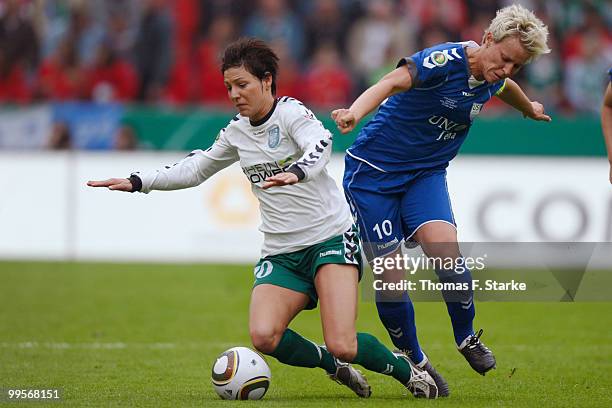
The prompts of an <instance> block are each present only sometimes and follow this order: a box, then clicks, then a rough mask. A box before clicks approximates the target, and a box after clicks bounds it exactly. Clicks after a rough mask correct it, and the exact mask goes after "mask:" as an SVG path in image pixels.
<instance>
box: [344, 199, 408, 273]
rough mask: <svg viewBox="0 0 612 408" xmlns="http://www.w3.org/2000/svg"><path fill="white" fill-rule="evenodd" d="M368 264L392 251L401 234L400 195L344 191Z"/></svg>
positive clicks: (400, 239) (399, 241)
mask: <svg viewBox="0 0 612 408" xmlns="http://www.w3.org/2000/svg"><path fill="white" fill-rule="evenodd" d="M346 196H347V199H348V200H349V203H350V206H351V211H352V212H353V217H354V218H355V219H356V221H357V225H358V226H359V236H360V238H361V243H362V246H363V250H364V253H365V256H366V259H367V260H368V262H370V263H371V262H372V261H373V260H374V258H377V257H381V256H385V255H388V254H390V253H392V252H394V251H395V250H396V249H397V248H398V247H399V246H400V244H401V242H402V240H403V238H404V235H403V231H402V219H401V216H400V196H399V195H397V194H378V193H372V192H369V191H363V190H352V191H346Z"/></svg>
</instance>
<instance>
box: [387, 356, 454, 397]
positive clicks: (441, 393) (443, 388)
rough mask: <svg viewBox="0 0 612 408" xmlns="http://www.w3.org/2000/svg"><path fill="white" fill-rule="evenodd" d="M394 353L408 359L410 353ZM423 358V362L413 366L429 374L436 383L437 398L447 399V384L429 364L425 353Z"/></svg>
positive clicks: (448, 393)
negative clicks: (401, 354)
mask: <svg viewBox="0 0 612 408" xmlns="http://www.w3.org/2000/svg"><path fill="white" fill-rule="evenodd" d="M394 353H403V354H404V355H405V356H406V357H408V358H410V353H409V352H408V351H406V350H394ZM423 356H424V357H425V358H424V360H423V362H421V363H419V364H418V365H417V364H415V365H416V366H417V367H419V368H421V369H423V370H425V371H427V372H428V373H429V375H430V376H431V378H433V380H434V381H435V383H436V387H438V397H448V396H449V395H450V390H449V388H448V383H447V382H446V380H445V379H444V377H442V375H441V374H440V373H439V372H438V371H437V370H436V369H435V368H434V366H433V365H432V364H431V363H430V362H429V358H427V356H426V355H425V353H423ZM410 361H412V359H411V358H410ZM413 364H414V362H413Z"/></svg>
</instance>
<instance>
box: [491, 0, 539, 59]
mask: <svg viewBox="0 0 612 408" xmlns="http://www.w3.org/2000/svg"><path fill="white" fill-rule="evenodd" d="M487 33H491V34H492V35H493V39H494V40H495V42H500V41H502V40H503V39H504V38H506V37H517V38H518V39H519V40H520V42H521V45H522V46H523V47H524V48H525V50H526V51H527V52H528V53H529V55H530V56H531V57H530V58H529V61H528V62H530V61H532V60H533V59H534V58H537V57H539V56H540V55H542V54H548V53H549V52H550V48H548V45H547V44H546V41H547V40H548V27H546V25H544V23H543V22H542V20H540V19H539V18H537V17H536V16H535V14H533V12H531V11H529V10H527V9H526V8H524V7H523V6H521V5H517V4H513V5H511V6H508V7H504V8H502V9H501V10H497V14H496V15H495V18H494V19H493V20H492V21H491V24H490V25H489V28H487V29H486V30H485V37H486V35H487Z"/></svg>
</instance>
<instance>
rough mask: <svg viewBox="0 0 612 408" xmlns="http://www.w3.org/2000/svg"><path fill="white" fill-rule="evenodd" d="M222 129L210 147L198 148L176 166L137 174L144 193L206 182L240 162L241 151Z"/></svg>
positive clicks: (176, 188)
mask: <svg viewBox="0 0 612 408" xmlns="http://www.w3.org/2000/svg"><path fill="white" fill-rule="evenodd" d="M224 133H225V129H223V130H221V132H219V136H218V137H217V140H215V143H213V145H212V146H211V147H209V148H208V149H206V150H194V151H193V152H191V153H189V155H188V156H187V157H185V158H184V159H183V160H181V161H179V162H178V163H175V164H174V165H172V166H165V167H164V168H163V169H161V170H155V171H151V172H148V173H139V172H136V173H133V174H132V175H134V176H137V177H139V178H140V180H141V181H142V187H141V188H140V190H139V191H140V192H141V193H145V194H146V193H149V192H150V191H152V190H179V189H183V188H188V187H194V186H197V185H200V184H202V183H203V182H204V181H205V180H207V179H208V178H210V177H211V176H212V175H214V174H215V173H216V172H218V171H219V170H222V169H224V168H226V167H227V166H229V165H230V164H232V163H234V162H236V161H238V153H237V151H236V149H235V148H234V147H233V146H231V145H230V144H229V143H228V141H227V139H226V138H225V137H224Z"/></svg>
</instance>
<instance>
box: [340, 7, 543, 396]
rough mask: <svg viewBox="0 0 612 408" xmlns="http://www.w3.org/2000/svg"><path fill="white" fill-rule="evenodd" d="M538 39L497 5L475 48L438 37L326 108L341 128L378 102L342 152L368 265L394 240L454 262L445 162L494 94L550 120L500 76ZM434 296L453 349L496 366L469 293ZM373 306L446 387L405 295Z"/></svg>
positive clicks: (397, 273) (539, 28)
mask: <svg viewBox="0 0 612 408" xmlns="http://www.w3.org/2000/svg"><path fill="white" fill-rule="evenodd" d="M547 36H548V29H547V27H546V26H545V25H544V24H543V23H542V21H540V20H539V19H538V18H537V17H536V16H535V15H534V14H533V13H532V12H530V11H529V10H526V9H525V8H523V7H521V6H517V5H513V6H509V7H506V8H503V9H501V10H499V11H498V12H497V15H496V17H495V18H494V19H493V20H492V21H491V24H490V26H489V27H488V28H487V29H486V30H485V34H484V36H483V40H482V44H481V45H480V46H479V45H478V44H476V43H475V42H473V41H467V42H457V43H445V44H439V45H436V46H433V47H431V48H427V49H425V50H422V51H420V52H417V53H416V54H414V55H412V56H410V57H406V58H402V59H401V60H400V61H399V63H398V66H397V68H396V69H395V70H394V71H392V72H390V73H389V74H387V75H386V76H385V77H384V78H382V79H381V80H380V81H379V82H378V83H377V84H375V85H374V86H372V87H371V88H369V89H368V90H366V91H365V92H364V93H363V94H361V96H359V97H358V98H357V100H356V101H355V102H354V103H353V104H352V106H351V107H350V108H349V109H338V110H335V111H333V112H332V118H333V119H334V120H335V121H336V124H337V126H338V128H339V129H340V131H341V132H342V133H348V132H350V131H351V130H353V129H354V128H355V125H356V124H357V123H358V122H359V121H360V120H361V119H362V118H364V117H365V116H366V115H367V114H369V113H370V112H371V111H373V110H374V109H375V108H376V107H378V106H380V107H379V109H378V112H377V113H376V115H375V116H374V118H373V119H372V120H370V121H369V122H368V123H367V124H366V125H365V126H364V127H363V129H362V130H361V132H360V133H359V135H358V137H357V139H356V140H355V142H354V143H353V145H352V146H351V147H350V148H349V149H348V150H347V156H346V161H345V165H346V167H345V173H344V189H345V194H346V197H347V200H348V201H349V204H350V206H351V209H352V211H353V215H354V217H355V218H356V219H357V220H358V222H359V227H360V234H361V237H362V241H363V245H364V249H365V252H366V255H367V257H368V260H369V261H370V262H372V261H373V260H374V259H375V258H377V257H389V256H391V257H395V255H396V254H398V253H399V251H400V246H401V244H402V242H403V241H405V242H416V243H418V244H420V245H421V247H422V249H423V251H424V252H425V253H426V254H427V256H428V257H430V258H436V259H440V258H441V259H448V258H451V259H454V260H459V261H462V260H463V258H462V257H461V254H460V252H459V246H458V244H457V233H456V225H455V219H454V217H453V212H452V209H451V203H450V199H449V195H448V190H447V186H446V167H447V166H448V163H449V161H450V160H451V159H453V158H454V157H455V156H456V154H457V152H458V151H459V148H460V147H461V144H462V143H463V141H464V140H465V138H466V137H467V133H468V131H469V129H470V126H471V125H472V121H473V120H474V118H475V117H476V115H478V113H479V112H480V111H481V109H482V107H483V105H484V104H485V103H486V102H487V101H488V100H489V99H491V97H492V96H493V95H496V96H497V97H499V98H500V99H501V100H503V101H504V102H506V103H508V104H509V105H511V106H513V107H514V108H516V109H518V110H519V111H520V112H522V113H523V115H524V116H526V117H529V118H531V119H534V120H538V121H550V120H551V119H550V117H549V116H547V115H546V114H545V113H544V108H543V106H542V105H541V104H540V103H538V102H533V101H531V100H530V99H529V98H528V97H527V96H526V95H525V94H524V93H523V91H522V90H521V88H520V87H519V86H518V85H517V84H516V83H515V82H514V81H512V80H511V79H509V77H511V76H512V75H513V74H515V73H516V72H517V71H518V70H519V69H520V68H521V67H522V66H523V65H525V64H527V63H529V62H530V61H532V60H533V59H534V58H536V57H537V56H539V55H541V54H546V53H548V52H550V50H549V49H548V46H547V45H546V41H547ZM441 243H442V244H441ZM458 266H459V262H456V263H454V264H453V267H451V268H449V269H447V270H443V269H438V270H436V272H437V274H438V276H439V278H440V280H441V281H442V282H454V283H462V282H463V283H466V282H471V276H470V272H469V270H468V271H466V272H465V273H459V272H460V271H459V270H458ZM402 278H403V271H402V270H396V269H392V270H386V271H385V272H384V273H383V280H384V281H387V282H395V281H399V280H400V279H402ZM466 286H468V287H470V286H471V285H466ZM443 296H444V299H445V300H446V305H447V308H448V313H449V315H450V318H451V322H452V326H453V331H454V336H455V341H456V343H457V347H458V348H459V350H460V352H461V353H462V354H463V355H464V356H465V358H466V359H467V361H468V362H469V363H470V365H471V366H472V368H473V369H474V370H476V371H477V372H479V373H480V374H483V375H484V373H486V372H487V371H488V370H490V369H491V368H494V367H495V358H494V356H493V354H492V353H491V351H490V350H489V349H488V348H486V347H485V346H484V345H483V344H482V343H481V342H480V340H479V338H480V334H481V333H482V331H481V332H479V333H478V334H475V333H474V330H473V327H472V321H473V319H474V304H473V302H472V291H471V290H462V291H461V290H460V291H447V292H443ZM390 300H391V301H390ZM393 300H395V301H393ZM377 307H378V312H379V316H380V319H381V321H382V322H383V324H384V325H385V327H386V328H387V330H388V331H389V333H390V335H391V340H392V341H393V343H394V344H395V346H396V347H398V348H400V349H402V350H404V351H405V352H406V353H407V354H408V355H409V356H410V358H412V360H413V362H415V363H416V364H418V365H419V366H421V367H424V368H426V369H427V371H429V372H430V374H432V376H434V377H435V378H437V381H438V382H439V384H438V388H439V390H440V395H443V393H444V391H443V390H448V388H447V385H446V383H445V381H444V380H443V378H442V377H441V376H440V375H439V374H438V373H436V372H435V370H434V369H433V367H432V366H431V364H430V363H429V362H428V359H427V357H426V356H425V355H424V354H423V352H422V350H421V348H420V346H419V343H418V340H417V335H416V326H415V321H414V309H413V306H412V303H411V301H410V299H409V297H408V295H407V293H406V292H401V291H395V292H392V291H387V292H379V293H377Z"/></svg>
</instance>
